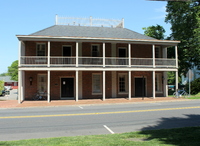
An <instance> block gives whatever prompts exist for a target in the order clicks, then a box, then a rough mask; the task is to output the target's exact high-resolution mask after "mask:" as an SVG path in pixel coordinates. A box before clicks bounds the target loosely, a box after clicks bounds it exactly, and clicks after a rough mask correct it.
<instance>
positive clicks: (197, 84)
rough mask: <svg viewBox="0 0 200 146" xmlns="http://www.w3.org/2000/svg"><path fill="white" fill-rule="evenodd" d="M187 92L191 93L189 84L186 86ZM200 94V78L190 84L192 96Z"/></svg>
mask: <svg viewBox="0 0 200 146" xmlns="http://www.w3.org/2000/svg"><path fill="white" fill-rule="evenodd" d="M186 90H187V92H189V83H187V84H186ZM199 92H200V78H198V79H195V80H194V81H192V82H190V94H192V95H195V94H198V93H199Z"/></svg>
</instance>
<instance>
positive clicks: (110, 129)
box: [103, 125, 115, 134]
mask: <svg viewBox="0 0 200 146" xmlns="http://www.w3.org/2000/svg"><path fill="white" fill-rule="evenodd" d="M103 126H104V127H105V128H106V129H107V130H108V131H109V132H110V133H111V134H115V133H114V132H113V131H112V130H111V129H110V128H108V127H107V126H106V125H103Z"/></svg>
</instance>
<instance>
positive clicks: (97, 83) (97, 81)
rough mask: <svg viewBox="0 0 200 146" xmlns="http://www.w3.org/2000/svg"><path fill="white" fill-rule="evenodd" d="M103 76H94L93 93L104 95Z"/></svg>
mask: <svg viewBox="0 0 200 146" xmlns="http://www.w3.org/2000/svg"><path fill="white" fill-rule="evenodd" d="M101 81H102V77H101V74H92V93H98V94H100V93H102V82H101Z"/></svg>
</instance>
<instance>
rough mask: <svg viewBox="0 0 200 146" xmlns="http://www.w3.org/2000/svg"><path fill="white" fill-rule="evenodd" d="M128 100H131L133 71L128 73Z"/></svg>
mask: <svg viewBox="0 0 200 146" xmlns="http://www.w3.org/2000/svg"><path fill="white" fill-rule="evenodd" d="M128 85H129V86H128V99H129V100H131V71H129V72H128Z"/></svg>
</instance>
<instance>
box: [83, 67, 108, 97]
mask: <svg viewBox="0 0 200 146" xmlns="http://www.w3.org/2000/svg"><path fill="white" fill-rule="evenodd" d="M92 73H101V75H102V77H103V73H102V71H100V72H92V71H83V72H82V83H83V84H82V93H83V94H82V98H83V99H92V98H99V99H102V97H103V94H101V95H92ZM111 82H112V81H111V72H106V98H111V96H112V83H111ZM102 85H103V84H102Z"/></svg>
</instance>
